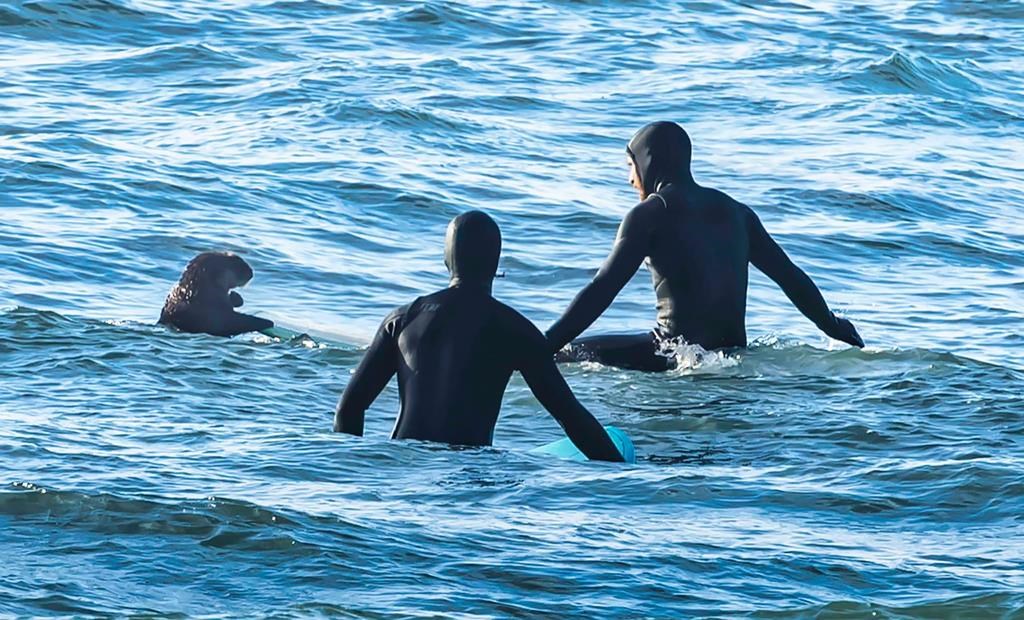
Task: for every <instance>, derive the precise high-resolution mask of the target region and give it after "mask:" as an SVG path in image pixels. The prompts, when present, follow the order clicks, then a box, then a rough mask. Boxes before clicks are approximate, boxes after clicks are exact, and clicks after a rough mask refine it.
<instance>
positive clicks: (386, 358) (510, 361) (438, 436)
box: [334, 211, 622, 461]
mask: <svg viewBox="0 0 1024 620" xmlns="http://www.w3.org/2000/svg"><path fill="white" fill-rule="evenodd" d="M500 253H501V232H500V231H499V230H498V225H497V224H495V223H494V220H492V219H491V218H490V217H489V216H488V215H486V214H485V213H483V212H480V211H469V212H467V213H463V214H462V215H459V216H458V217H456V218H455V219H453V220H452V221H451V223H450V224H449V225H448V234H447V238H446V240H445V264H446V265H447V266H448V271H449V273H450V274H451V282H450V284H449V286H448V288H446V289H443V290H441V291H438V292H436V293H434V294H432V295H427V296H426V297H420V298H418V299H416V300H415V301H413V302H412V303H411V304H409V305H407V306H402V307H401V308H398V309H397V310H395V311H394V312H392V313H391V314H390V315H388V316H387V318H385V319H384V322H383V323H382V324H381V326H380V329H379V330H377V335H376V336H375V337H374V339H373V343H372V344H371V345H370V348H369V350H368V351H367V352H366V356H365V357H363V360H362V362H360V364H359V367H358V368H357V369H356V372H355V374H354V375H353V376H352V380H351V381H349V384H348V386H347V387H346V388H345V392H344V394H342V396H341V401H340V402H339V403H338V408H337V411H336V413H335V417H334V430H335V431H339V432H344V433H350V434H353V435H362V434H363V418H364V416H365V413H366V409H367V407H369V406H370V404H371V403H372V402H373V401H374V400H375V399H376V398H377V395H378V394H380V392H381V390H383V389H384V386H385V385H387V383H388V381H389V380H390V379H391V377H392V375H394V374H395V373H398V387H399V390H398V393H399V398H400V400H401V410H400V412H399V414H398V420H397V422H396V423H395V429H394V431H393V433H392V437H393V438H395V439H422V440H426V441H437V442H443V443H450V444H460V445H469V446H489V445H491V442H492V439H493V436H494V426H495V424H496V423H497V421H498V412H499V410H500V409H501V398H502V395H503V394H504V393H505V387H506V385H508V380H509V378H510V377H511V376H512V372H513V371H514V370H518V371H519V372H520V373H522V375H523V378H524V379H526V383H527V385H529V386H530V389H531V390H532V391H533V393H534V395H535V396H536V397H537V400H539V401H540V403H541V404H542V405H543V406H544V408H545V409H547V410H548V411H549V412H550V413H551V415H552V416H554V418H555V419H556V420H558V423H559V424H561V425H562V428H563V429H565V432H566V434H567V435H568V436H569V438H570V439H572V442H573V443H574V444H576V447H578V448H579V449H580V450H581V451H582V452H583V453H584V454H586V455H587V456H588V457H589V458H591V459H600V460H605V461H621V460H622V455H621V454H619V451H618V449H617V448H616V447H615V444H613V443H612V441H611V439H609V437H608V434H607V433H605V431H604V429H603V428H602V427H601V425H600V424H599V423H598V421H597V420H595V419H594V416H592V415H591V414H590V412H588V411H587V410H586V409H585V408H584V407H583V405H581V404H580V403H579V402H578V401H577V400H576V397H575V396H573V394H572V391H570V389H569V386H568V385H567V384H566V383H565V379H563V378H562V375H561V374H560V373H559V372H558V368H557V367H556V366H555V362H554V360H553V359H552V358H551V352H550V350H549V349H548V344H547V341H545V340H544V336H543V335H542V334H541V333H540V330H538V329H537V328H536V327H534V325H533V324H532V323H530V321H528V320H527V319H526V318H525V317H523V315H521V314H519V313H518V312H516V311H515V310H513V309H512V308H510V307H508V306H506V305H505V304H503V303H501V302H499V301H497V300H496V299H494V298H493V297H492V296H491V283H492V280H493V279H494V275H495V272H496V271H497V268H498V256H499V254H500Z"/></svg>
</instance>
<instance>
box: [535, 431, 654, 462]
mask: <svg viewBox="0 0 1024 620" xmlns="http://www.w3.org/2000/svg"><path fill="white" fill-rule="evenodd" d="M604 430H605V432H606V433H608V437H610V438H611V440H612V443H614V444H615V447H616V448H618V449H619V452H620V453H622V458H623V460H625V461H626V462H627V463H636V449H635V448H634V447H633V441H632V440H631V439H630V438H629V435H627V434H626V433H625V431H623V430H622V429H620V428H616V427H614V426H606V427H604ZM530 452H532V453H534V454H550V455H551V456H557V457H558V458H560V459H569V460H572V461H586V460H587V457H586V455H584V454H583V453H582V452H580V449H579V448H577V447H576V445H575V444H574V443H573V442H572V440H570V439H569V438H568V437H566V438H565V439H559V440H558V441H552V442H551V443H546V444H544V445H543V446H538V447H536V448H534V449H532V450H530Z"/></svg>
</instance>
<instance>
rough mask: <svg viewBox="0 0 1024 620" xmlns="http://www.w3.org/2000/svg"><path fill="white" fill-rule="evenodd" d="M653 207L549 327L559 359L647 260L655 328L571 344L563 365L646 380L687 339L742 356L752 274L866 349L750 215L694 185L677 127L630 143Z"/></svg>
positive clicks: (659, 126) (633, 217) (656, 127)
mask: <svg viewBox="0 0 1024 620" xmlns="http://www.w3.org/2000/svg"><path fill="white" fill-rule="evenodd" d="M628 152H629V154H630V156H631V157H632V158H633V162H634V166H636V170H637V174H638V176H639V179H640V182H641V183H642V184H643V187H644V190H645V193H646V194H647V198H646V199H645V200H643V201H642V202H641V203H640V204H638V205H636V206H635V207H633V209H632V210H630V212H629V213H628V214H627V215H626V217H625V218H624V219H623V221H622V224H621V226H620V227H619V232H618V236H617V238H616V240H615V245H614V247H613V248H612V252H611V254H610V255H609V256H608V258H607V259H606V261H605V263H604V265H602V267H601V269H600V270H599V271H598V273H597V275H596V276H595V277H594V279H593V281H592V282H590V284H588V285H587V286H586V287H585V288H584V289H583V290H582V291H581V292H580V293H579V294H578V295H577V296H576V298H575V299H574V300H573V302H572V304H571V305H570V306H569V308H568V309H567V310H566V311H565V313H564V314H563V315H562V317H561V318H560V319H559V320H558V321H557V322H556V323H555V324H554V325H552V326H551V328H550V329H549V330H548V332H547V338H548V340H549V342H550V344H551V346H552V348H553V349H554V350H556V351H558V350H560V349H562V347H564V346H565V345H566V344H567V343H569V342H570V341H571V340H573V338H575V337H576V336H578V335H579V334H580V333H582V332H583V330H585V329H586V328H587V327H588V326H590V325H591V324H592V323H593V322H594V321H595V320H596V319H597V318H598V317H599V316H600V315H601V313H603V312H604V311H605V309H607V308H608V306H609V305H610V304H611V302H612V300H613V299H615V296H616V295H617V294H618V293H619V291H620V290H622V287H623V286H625V284H626V283H627V282H629V280H630V279H631V278H632V276H633V274H634V273H636V270H637V269H638V268H639V267H640V264H641V263H642V262H643V261H644V259H647V264H648V267H649V268H650V271H651V276H652V279H653V282H654V290H655V294H656V295H657V300H658V301H657V327H656V329H655V330H654V331H653V332H650V333H647V334H635V335H613V336H594V337H589V338H582V339H580V340H576V341H574V342H573V343H572V346H570V347H569V348H568V349H567V350H565V351H560V352H559V354H558V359H559V361H569V360H580V359H592V360H595V361H599V362H601V363H604V364H608V365H613V366H620V367H626V368H636V369H640V370H665V369H667V368H669V367H671V366H672V364H673V361H672V360H670V359H669V358H667V357H664V356H661V355H658V347H659V343H660V342H661V341H663V340H666V339H675V338H681V339H682V340H685V341H686V342H687V343H690V344H698V345H700V346H701V347H703V348H705V349H708V350H711V349H721V348H730V347H744V346H746V344H747V334H746V326H745V320H744V319H745V315H746V302H747V265H748V264H753V265H754V266H755V267H757V268H758V269H759V270H761V271H762V272H763V273H764V274H765V275H767V276H768V277H769V278H771V279H772V280H774V281H775V282H776V283H777V284H778V285H779V286H780V287H781V288H782V290H783V292H785V294H786V296H787V297H789V299H790V300H791V301H792V302H793V304H794V305H795V306H796V307H797V308H798V309H799V310H800V311H801V312H802V313H803V314H804V315H805V316H806V317H807V318H809V319H810V320H811V321H813V322H814V324H815V325H817V326H818V328H819V329H821V330H822V331H823V332H825V333H826V334H828V335H829V336H831V337H833V338H836V339H839V340H843V341H846V342H848V343H850V344H853V345H855V346H863V344H864V343H863V341H861V339H860V336H859V335H858V334H857V332H856V330H855V329H854V327H853V325H852V324H851V323H850V322H849V321H847V320H845V319H841V318H838V317H836V316H835V315H834V314H833V313H832V312H831V311H830V310H829V308H828V305H827V304H826V303H825V300H824V298H822V296H821V293H820V292H819V291H818V288H817V287H816V286H815V285H814V282H812V281H811V279H810V278H809V277H808V276H807V274H805V273H804V272H803V271H802V270H801V269H800V268H799V267H797V266H796V265H795V264H793V262H792V261H791V260H790V259H789V257H788V256H786V253H785V252H784V251H783V250H782V248H781V247H779V245H778V244H777V243H776V242H775V240H774V239H772V237H771V235H769V234H768V232H767V231H766V230H765V229H764V226H762V225H761V221H760V220H759V219H758V217H757V215H756V214H755V213H754V212H753V210H751V209H750V208H749V207H747V206H745V205H743V204H741V203H739V202H737V201H735V200H733V199H732V198H730V197H729V196H727V195H726V194H724V193H722V192H720V191H717V190H714V189H710V188H704V187H700V186H699V185H697V184H696V183H695V182H694V181H693V177H692V176H691V175H690V143H689V137H688V136H686V133H685V132H684V131H683V130H682V128H681V127H679V126H678V125H675V124H674V123H653V124H651V125H648V126H646V127H644V128H643V129H642V130H641V131H640V132H638V133H637V135H636V136H635V137H634V138H633V140H632V141H631V142H630V145H629V148H628Z"/></svg>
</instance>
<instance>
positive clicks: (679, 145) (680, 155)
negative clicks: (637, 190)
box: [626, 121, 693, 194]
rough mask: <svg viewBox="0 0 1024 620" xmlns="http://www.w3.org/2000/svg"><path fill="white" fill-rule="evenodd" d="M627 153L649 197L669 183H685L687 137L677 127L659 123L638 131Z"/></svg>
mask: <svg viewBox="0 0 1024 620" xmlns="http://www.w3.org/2000/svg"><path fill="white" fill-rule="evenodd" d="M626 151H627V152H628V153H629V156H630V157H631V158H632V159H633V165H634V166H635V167H636V173H637V175H638V177H639V178H640V184H641V185H643V188H644V193H645V194H651V193H654V192H656V191H658V190H659V189H660V188H661V187H662V186H663V185H667V184H668V183H673V182H677V183H681V182H688V181H691V180H692V179H693V177H692V176H691V174H690V153H691V145H690V136H688V135H687V134H686V131H685V130H684V129H683V128H682V127H680V126H679V125H677V124H675V123H673V122H670V121H658V122H656V123H650V124H648V125H644V126H643V127H641V128H640V131H638V132H636V134H635V135H634V136H633V138H632V139H631V140H630V141H629V146H627V147H626Z"/></svg>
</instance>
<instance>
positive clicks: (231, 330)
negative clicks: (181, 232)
mask: <svg viewBox="0 0 1024 620" xmlns="http://www.w3.org/2000/svg"><path fill="white" fill-rule="evenodd" d="M252 276H253V271H252V267H250V266H249V263H247V262H245V261H244V260H242V258H241V257H239V256H236V255H234V254H231V253H230V252H203V253H202V254H200V255H198V256H196V257H195V258H193V259H192V260H191V261H189V263H188V265H187V266H186V267H185V271H183V272H182V274H181V278H180V279H179V280H178V283H177V284H175V285H174V288H172V289H171V292H170V293H169V294H168V295H167V300H166V301H165V302H164V308H163V311H162V312H161V313H160V321H159V323H160V324H161V325H169V326H171V327H175V328H177V329H179V330H181V331H183V332H189V333H194V334H210V335H213V336H235V335H238V334H244V333H246V332H254V331H261V330H264V329H269V328H271V327H273V326H274V322H273V321H270V320H268V319H261V318H259V317H256V316H252V315H249V314H242V313H240V312H235V308H238V307H239V306H241V305H242V304H243V303H244V301H243V300H242V296H241V295H239V294H238V293H236V292H235V291H233V290H231V289H233V288H236V287H239V286H245V285H246V284H247V283H248V282H249V280H251V279H252Z"/></svg>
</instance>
